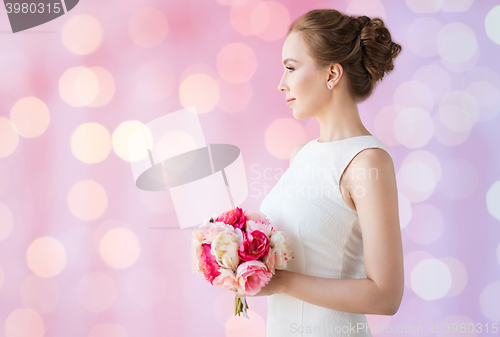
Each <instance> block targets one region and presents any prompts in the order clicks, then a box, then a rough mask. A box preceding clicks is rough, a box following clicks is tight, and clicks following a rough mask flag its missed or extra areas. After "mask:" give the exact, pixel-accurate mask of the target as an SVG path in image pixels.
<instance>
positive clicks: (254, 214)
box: [245, 210, 269, 224]
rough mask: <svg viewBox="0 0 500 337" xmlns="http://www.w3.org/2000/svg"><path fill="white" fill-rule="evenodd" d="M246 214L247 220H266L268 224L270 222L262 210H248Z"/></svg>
mask: <svg viewBox="0 0 500 337" xmlns="http://www.w3.org/2000/svg"><path fill="white" fill-rule="evenodd" d="M245 216H246V218H247V220H266V221H267V224H269V220H268V219H267V217H266V215H265V214H264V213H262V212H260V211H251V210H246V211H245Z"/></svg>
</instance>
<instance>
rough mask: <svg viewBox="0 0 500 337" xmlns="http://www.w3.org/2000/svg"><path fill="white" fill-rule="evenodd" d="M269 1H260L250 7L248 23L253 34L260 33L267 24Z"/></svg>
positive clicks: (269, 16) (268, 19)
mask: <svg viewBox="0 0 500 337" xmlns="http://www.w3.org/2000/svg"><path fill="white" fill-rule="evenodd" d="M270 3H271V1H261V2H259V3H257V4H256V5H255V7H253V8H252V12H251V13H250V18H249V19H250V22H249V24H250V29H251V30H252V33H253V35H257V34H259V33H262V32H263V31H264V30H265V29H266V27H267V25H269V21H270V18H271V15H270V10H269V4H270Z"/></svg>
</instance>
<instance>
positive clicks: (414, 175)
mask: <svg viewBox="0 0 500 337" xmlns="http://www.w3.org/2000/svg"><path fill="white" fill-rule="evenodd" d="M401 176H402V178H403V180H404V182H405V184H406V185H407V186H409V187H410V188H412V189H413V190H415V191H418V192H424V191H428V190H430V189H432V188H433V187H435V186H436V181H435V180H434V174H433V173H432V170H431V168H430V167H429V166H427V165H425V164H424V163H421V162H417V161H415V162H411V163H408V164H405V165H404V166H402V167H401Z"/></svg>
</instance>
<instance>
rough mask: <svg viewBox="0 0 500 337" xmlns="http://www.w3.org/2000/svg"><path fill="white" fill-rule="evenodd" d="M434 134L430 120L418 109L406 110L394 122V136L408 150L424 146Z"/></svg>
mask: <svg viewBox="0 0 500 337" xmlns="http://www.w3.org/2000/svg"><path fill="white" fill-rule="evenodd" d="M433 133H434V125H433V122H432V118H431V117H430V116H429V114H428V113H427V112H425V111H424V110H422V109H420V108H406V109H403V110H401V112H400V113H399V114H398V115H397V116H396V119H395V120H394V135H395V136H396V138H397V140H398V141H399V142H400V143H401V144H403V145H404V146H406V147H408V148H417V147H422V146H424V145H426V144H427V143H428V142H429V141H430V140H431V139H432V135H433Z"/></svg>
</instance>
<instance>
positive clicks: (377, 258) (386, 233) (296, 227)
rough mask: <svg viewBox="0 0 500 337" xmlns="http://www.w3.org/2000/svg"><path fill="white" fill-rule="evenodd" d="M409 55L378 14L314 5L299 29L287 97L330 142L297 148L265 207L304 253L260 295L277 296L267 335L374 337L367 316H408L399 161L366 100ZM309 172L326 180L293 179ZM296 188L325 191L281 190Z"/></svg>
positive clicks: (288, 55) (284, 85)
mask: <svg viewBox="0 0 500 337" xmlns="http://www.w3.org/2000/svg"><path fill="white" fill-rule="evenodd" d="M400 51H401V46H400V45H399V44H397V43H395V42H393V41H392V40H391V34H390V33H389V30H388V29H387V27H385V26H384V22H383V21H382V20H381V19H378V18H373V19H371V18H369V17H367V16H360V17H353V16H347V15H344V14H342V13H340V12H338V11H336V10H333V9H322V10H312V11H310V12H308V13H307V14H305V15H304V16H302V17H300V18H299V19H297V20H296V21H295V22H294V23H293V25H292V27H291V28H290V31H289V33H288V36H287V38H286V40H285V42H284V45H283V49H282V58H283V64H284V66H285V69H284V74H283V77H282V78H281V81H280V83H279V86H278V90H280V91H281V92H283V93H284V94H285V95H284V96H285V98H286V100H287V105H288V106H289V107H290V108H291V109H292V111H293V116H294V117H295V118H297V119H305V118H310V117H313V118H315V119H316V120H317V121H318V123H319V125H320V136H319V137H318V138H317V139H314V140H311V141H308V142H306V143H304V144H301V145H299V146H298V147H297V148H295V149H294V150H293V151H292V153H291V156H290V167H289V169H288V170H287V171H286V172H285V173H284V174H283V175H282V176H281V178H280V179H279V181H278V183H277V184H276V186H275V187H274V188H273V190H272V191H271V192H270V193H269V194H268V195H267V196H266V197H265V198H264V200H263V202H262V205H261V208H260V210H261V211H262V212H263V213H264V214H266V215H267V216H268V218H269V219H270V220H271V223H272V224H273V226H274V227H275V228H276V229H277V230H282V231H284V232H285V233H286V235H287V236H288V238H289V239H290V243H291V248H292V249H293V252H294V259H293V260H292V261H290V262H289V263H288V266H289V267H288V268H287V270H276V273H275V275H274V276H273V277H272V278H271V281H270V282H269V283H268V284H267V285H266V286H264V287H263V288H262V290H261V291H260V292H259V293H257V294H256V295H254V296H268V317H267V337H281V336H301V333H303V334H307V336H309V334H312V335H313V336H371V331H370V328H369V326H368V324H367V321H366V317H365V314H375V315H394V314H395V313H396V312H397V311H398V309H399V306H400V304H401V300H402V297H403V290H404V278H403V250H402V242H401V231H400V224H399V214H398V192H397V186H396V178H395V170H394V163H393V160H392V157H391V155H390V154H389V152H388V151H387V149H385V147H384V146H383V144H382V143H381V142H380V141H379V140H378V139H377V138H376V137H375V136H373V135H371V134H370V133H369V132H368V130H367V129H366V128H365V127H364V125H363V123H362V121H361V119H360V116H359V111H358V107H357V103H358V102H361V101H363V100H365V99H366V98H368V97H369V96H370V94H371V93H372V90H373V88H374V86H375V84H376V83H377V82H378V81H379V80H381V79H382V77H383V76H384V74H385V73H387V72H389V71H391V70H392V69H393V68H394V65H393V60H394V59H395V58H396V56H397V55H398V54H399V53H400ZM306 167H307V169H308V170H318V171H321V172H324V174H323V176H319V177H318V175H307V177H306V178H297V175H294V174H292V172H293V171H294V170H300V169H306ZM311 167H312V168H311ZM292 186H294V187H304V186H305V187H307V188H309V189H310V188H316V191H317V190H319V191H321V193H320V194H319V195H318V194H317V193H316V194H314V195H311V194H309V195H307V196H304V195H303V194H301V193H295V194H294V193H291V194H290V193H280V191H285V190H287V191H288V190H289V189H287V187H292ZM292 190H293V189H292ZM296 190H297V191H298V190H300V188H297V189H296ZM306 190H307V189H306ZM236 295H237V296H245V295H241V294H239V293H236Z"/></svg>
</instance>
